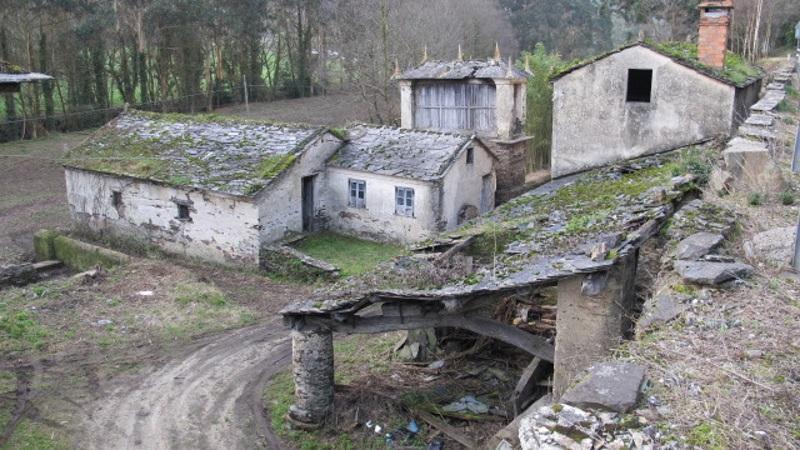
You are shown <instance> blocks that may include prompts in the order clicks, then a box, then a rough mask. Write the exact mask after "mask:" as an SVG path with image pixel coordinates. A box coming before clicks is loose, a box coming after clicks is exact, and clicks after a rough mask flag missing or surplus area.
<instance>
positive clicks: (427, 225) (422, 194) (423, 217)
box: [323, 167, 442, 244]
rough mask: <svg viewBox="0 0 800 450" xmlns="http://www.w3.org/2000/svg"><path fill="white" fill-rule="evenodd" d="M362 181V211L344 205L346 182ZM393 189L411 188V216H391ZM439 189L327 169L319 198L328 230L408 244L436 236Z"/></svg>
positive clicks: (346, 201)
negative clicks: (412, 200)
mask: <svg viewBox="0 0 800 450" xmlns="http://www.w3.org/2000/svg"><path fill="white" fill-rule="evenodd" d="M350 179H355V180H362V181H365V182H366V196H365V200H366V208H351V207H350V206H348V198H349V180H350ZM395 187H408V188H412V189H414V217H404V216H398V215H396V214H395ZM440 192H441V189H440V188H439V186H438V185H435V184H433V183H426V182H421V181H414V180H410V179H407V178H398V177H389V176H385V175H378V174H374V173H368V172H358V171H354V170H348V169H342V168H335V167H329V168H328V170H327V192H326V195H325V197H324V199H323V201H324V204H325V211H326V215H327V217H328V220H327V226H328V229H330V230H332V231H336V232H340V233H348V234H355V235H357V236H364V237H367V238H370V239H374V240H378V241H387V242H390V241H394V242H400V243H404V244H407V243H412V242H416V241H419V240H423V239H426V238H428V237H431V236H432V235H434V234H436V232H437V230H438V229H439V228H438V227H439V220H440V217H441V212H442V207H441V202H442V199H441V198H440Z"/></svg>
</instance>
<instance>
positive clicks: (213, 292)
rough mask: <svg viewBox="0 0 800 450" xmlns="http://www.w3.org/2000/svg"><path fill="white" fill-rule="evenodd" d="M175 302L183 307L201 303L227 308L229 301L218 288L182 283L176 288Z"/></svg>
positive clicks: (204, 284) (202, 284)
mask: <svg viewBox="0 0 800 450" xmlns="http://www.w3.org/2000/svg"><path fill="white" fill-rule="evenodd" d="M175 301H176V302H178V303H180V304H181V305H184V306H185V305H188V304H189V303H201V304H205V305H210V306H225V305H226V304H227V303H228V300H227V299H226V298H225V294H223V293H222V291H220V290H219V289H217V287H216V286H213V285H210V284H206V283H199V282H197V283H181V284H178V285H177V286H175Z"/></svg>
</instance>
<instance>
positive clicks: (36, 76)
mask: <svg viewBox="0 0 800 450" xmlns="http://www.w3.org/2000/svg"><path fill="white" fill-rule="evenodd" d="M52 79H53V77H51V76H50V75H45V74H43V73H36V72H26V71H25V70H23V69H22V68H21V67H19V66H15V65H12V64H9V63H7V62H5V61H0V93H13V92H19V91H20V88H21V86H22V83H33V82H37V81H48V80H52Z"/></svg>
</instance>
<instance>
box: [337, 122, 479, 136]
mask: <svg viewBox="0 0 800 450" xmlns="http://www.w3.org/2000/svg"><path fill="white" fill-rule="evenodd" d="M357 126H364V127H367V128H387V129H392V130H397V131H409V132H412V133H425V134H440V135H444V136H453V137H466V138H467V139H474V138H475V137H477V135H476V134H475V133H472V134H463V133H457V132H452V131H444V130H434V129H429V128H408V127H395V126H390V125H378V124H373V123H365V122H356V123H353V124H350V125H348V126H347V128H352V127H357Z"/></svg>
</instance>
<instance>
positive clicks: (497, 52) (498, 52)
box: [494, 42, 502, 62]
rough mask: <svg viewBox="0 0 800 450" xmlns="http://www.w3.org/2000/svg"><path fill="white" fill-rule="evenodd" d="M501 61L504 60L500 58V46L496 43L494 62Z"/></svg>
mask: <svg viewBox="0 0 800 450" xmlns="http://www.w3.org/2000/svg"><path fill="white" fill-rule="evenodd" d="M501 59H502V56H500V44H499V43H497V42H495V43H494V60H495V61H498V62H499V61H500V60H501Z"/></svg>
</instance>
